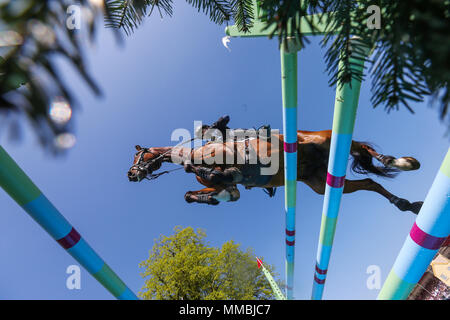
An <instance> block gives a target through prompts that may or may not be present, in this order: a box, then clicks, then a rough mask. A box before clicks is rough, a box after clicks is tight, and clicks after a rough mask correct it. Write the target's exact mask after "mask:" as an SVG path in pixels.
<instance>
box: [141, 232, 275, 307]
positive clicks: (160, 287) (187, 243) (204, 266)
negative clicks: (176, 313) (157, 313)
mask: <svg viewBox="0 0 450 320" xmlns="http://www.w3.org/2000/svg"><path fill="white" fill-rule="evenodd" d="M174 231H175V233H174V234H173V235H172V236H169V237H167V236H161V237H160V238H159V239H157V240H155V244H154V246H153V248H152V250H151V251H150V254H149V258H148V259H147V260H145V261H143V262H141V263H140V265H139V266H140V267H141V268H145V271H144V272H143V273H142V274H141V275H142V277H143V278H144V279H145V285H144V286H143V288H142V292H140V293H139V295H140V296H141V298H143V299H158V300H181V299H183V300H255V299H257V300H260V299H265V300H267V299H274V295H273V293H272V289H271V288H270V285H269V283H268V281H267V280H266V278H265V276H264V274H263V273H262V271H261V270H260V269H258V267H257V263H256V261H255V257H254V255H253V254H252V252H251V250H246V251H242V250H240V246H239V244H236V243H234V242H233V241H228V242H226V243H224V244H223V245H222V247H220V248H215V247H211V246H209V245H208V244H207V243H206V242H205V237H206V234H205V232H204V231H202V230H197V231H195V230H194V229H193V228H192V227H187V228H185V229H183V228H181V227H179V226H178V227H175V229H174ZM267 268H268V270H272V269H273V268H272V267H270V266H268V267H267Z"/></svg>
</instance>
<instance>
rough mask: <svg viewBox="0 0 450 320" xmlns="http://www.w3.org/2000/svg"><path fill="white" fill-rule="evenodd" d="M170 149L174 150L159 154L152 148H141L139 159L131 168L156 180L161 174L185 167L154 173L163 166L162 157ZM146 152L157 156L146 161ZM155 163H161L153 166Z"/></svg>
mask: <svg viewBox="0 0 450 320" xmlns="http://www.w3.org/2000/svg"><path fill="white" fill-rule="evenodd" d="M195 139H196V138H192V139H191V140H189V141H185V142H183V143H179V144H177V145H176V146H175V147H177V146H180V145H183V144H185V143H188V142H192V141H193V140H195ZM170 151H172V150H167V151H166V152H163V153H161V154H157V153H154V152H153V151H152V150H150V148H142V149H141V150H140V152H141V154H140V155H139V159H138V161H137V162H136V163H135V164H133V165H132V166H131V168H130V170H136V171H140V172H143V173H145V176H144V178H143V179H147V180H154V179H156V178H158V177H159V176H161V175H163V174H166V173H170V172H172V171H177V170H181V169H183V167H181V168H176V169H172V170H166V171H163V172H160V173H156V174H152V172H153V171H155V170H158V169H159V168H160V167H161V164H162V158H163V157H164V156H165V155H166V154H167V153H169V152H170ZM146 153H151V154H153V155H156V157H155V158H153V159H150V160H149V161H144V156H145V154H146ZM160 160H161V161H160ZM158 161H159V162H158ZM155 163H157V165H159V166H158V167H157V168H152V166H153V164H155Z"/></svg>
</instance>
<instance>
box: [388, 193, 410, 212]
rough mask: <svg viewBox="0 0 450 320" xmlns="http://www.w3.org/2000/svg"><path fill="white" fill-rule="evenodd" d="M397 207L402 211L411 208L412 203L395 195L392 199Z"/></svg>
mask: <svg viewBox="0 0 450 320" xmlns="http://www.w3.org/2000/svg"><path fill="white" fill-rule="evenodd" d="M390 202H392V203H393V204H394V205H395V206H396V207H397V208H399V209H400V210H401V211H408V210H410V207H411V203H410V202H409V201H408V200H406V199H402V198H398V197H396V196H393V197H392V198H391V200H390Z"/></svg>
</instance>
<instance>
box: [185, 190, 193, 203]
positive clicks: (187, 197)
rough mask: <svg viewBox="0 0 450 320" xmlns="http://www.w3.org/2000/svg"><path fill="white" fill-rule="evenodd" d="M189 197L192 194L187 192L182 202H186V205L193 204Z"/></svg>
mask: <svg viewBox="0 0 450 320" xmlns="http://www.w3.org/2000/svg"><path fill="white" fill-rule="evenodd" d="M191 196H192V193H190V192H187V193H186V194H185V195H184V200H186V202H187V203H192V202H194V201H195V200H194V199H192V197H191Z"/></svg>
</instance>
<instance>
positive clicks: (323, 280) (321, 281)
mask: <svg viewBox="0 0 450 320" xmlns="http://www.w3.org/2000/svg"><path fill="white" fill-rule="evenodd" d="M314 281H315V282H317V283H318V284H324V283H325V279H319V278H317V276H315V275H314Z"/></svg>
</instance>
